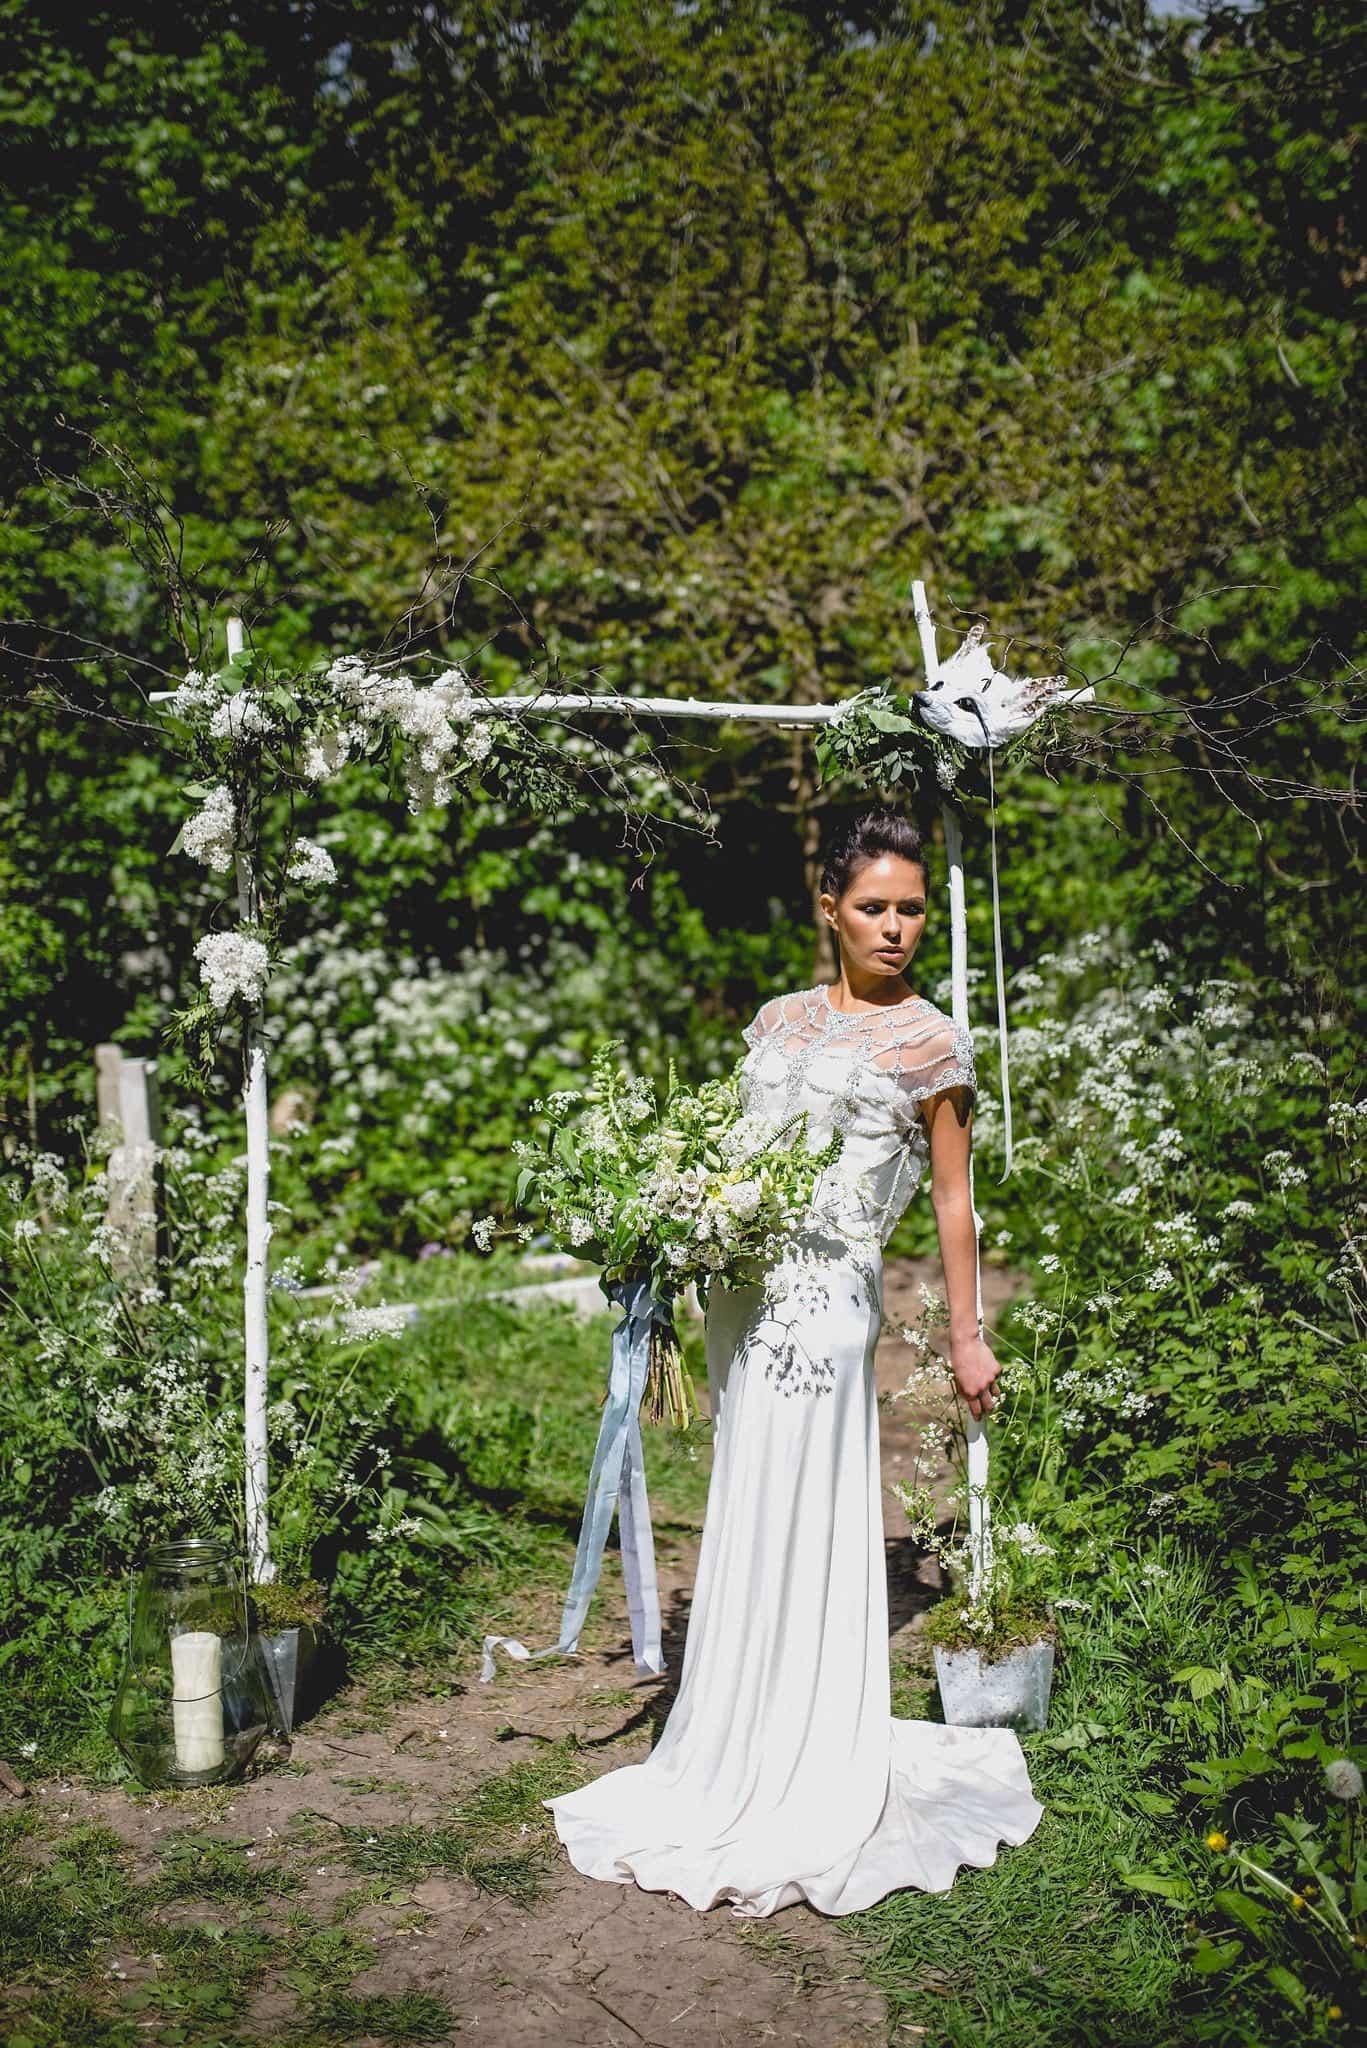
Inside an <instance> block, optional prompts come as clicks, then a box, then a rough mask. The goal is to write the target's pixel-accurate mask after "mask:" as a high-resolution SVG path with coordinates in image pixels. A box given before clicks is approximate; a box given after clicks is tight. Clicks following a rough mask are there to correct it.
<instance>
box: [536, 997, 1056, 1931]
mask: <svg viewBox="0 0 1367 2048" xmlns="http://www.w3.org/2000/svg"><path fill="white" fill-rule="evenodd" d="M742 1035H743V1036H744V1038H745V1041H746V1044H747V1046H748V1047H749V1051H748V1052H747V1054H746V1057H745V1060H744V1062H743V1064H742V1067H741V1093H742V1101H743V1103H744V1106H745V1107H746V1109H747V1110H749V1111H751V1112H752V1113H758V1114H759V1115H760V1116H761V1117H762V1118H763V1120H764V1121H765V1122H766V1123H768V1122H770V1121H772V1122H774V1123H778V1122H781V1121H784V1120H786V1119H787V1118H789V1117H791V1116H792V1115H793V1114H794V1112H795V1111H797V1110H799V1109H805V1110H807V1111H808V1112H809V1118H808V1126H807V1135H808V1141H809V1142H810V1143H811V1144H812V1145H814V1146H815V1145H820V1144H822V1143H823V1142H824V1141H825V1139H826V1138H827V1137H828V1136H829V1134H830V1131H831V1129H832V1128H833V1127H834V1128H838V1129H839V1130H840V1131H842V1132H843V1133H844V1147H843V1150H842V1152H841V1155H840V1157H839V1159H838V1160H837V1161H836V1163H835V1165H834V1166H833V1167H831V1168H828V1169H827V1173H826V1175H825V1176H823V1181H822V1185H821V1187H820V1188H819V1189H818V1192H817V1199H816V1201H815V1203H814V1205H813V1211H812V1216H811V1220H810V1223H809V1226H808V1228H806V1229H805V1230H804V1232H803V1233H802V1236H801V1238H800V1240H799V1241H798V1242H796V1243H795V1244H794V1245H793V1246H792V1247H791V1248H790V1249H789V1250H787V1251H785V1253H784V1256H783V1258H782V1260H780V1261H779V1262H778V1263H777V1264H776V1265H775V1266H774V1267H773V1268H772V1269H771V1270H770V1271H769V1273H768V1274H767V1276H766V1282H765V1285H763V1286H760V1285H756V1286H750V1287H743V1288H738V1289H734V1290H731V1289H727V1288H723V1287H719V1286H714V1287H713V1288H712V1289H711V1290H710V1292H709V1299H708V1306H707V1321H706V1333H707V1371H708V1383H709V1388H710V1393H711V1409H712V1418H713V1424H714V1434H713V1467H712V1477H711V1482H710V1487H709V1491H708V1498H707V1511H706V1516H705V1519H704V1523H703V1531H702V1541H701V1548H700V1551H699V1556H698V1570H697V1580H696V1584H695V1588H694V1593H693V1603H692V1609H691V1612H690V1616H689V1623H688V1634H687V1640H686V1643H685V1647H684V1656H683V1668H682V1672H681V1675H680V1681H679V1690H678V1695H677V1697H676V1699H675V1702H674V1705H673V1707H672V1709H671V1711H670V1714H669V1718H668V1720H667V1721H666V1722H665V1724H664V1727H663V1728H662V1729H661V1731H660V1736H659V1739H658V1741H657V1742H656V1744H655V1747H654V1749H653V1750H652V1751H651V1753H650V1755H649V1757H648V1758H647V1759H646V1760H645V1762H644V1763H640V1764H630V1765H627V1766H625V1767H623V1768H621V1769H618V1770H614V1771H609V1772H607V1773H606V1775H604V1776H603V1777H600V1778H597V1779H595V1780H593V1781H592V1782H591V1783H589V1784H587V1785H584V1786H582V1787H581V1788H580V1789H579V1790H578V1791H575V1792H569V1793H565V1794H563V1795H562V1796H560V1797H559V1798H555V1799H547V1800H545V1801H544V1802H543V1803H544V1804H545V1805H546V1806H548V1807H549V1808H550V1810H551V1812H552V1814H553V1815H554V1817H555V1827H556V1832H557V1834H558V1835H559V1838H560V1840H561V1842H562V1843H563V1844H564V1845H565V1848H566V1849H567V1850H568V1852H569V1856H570V1860H571V1862H572V1863H573V1864H574V1866H575V1868H576V1869H577V1870H580V1871H582V1872H583V1873H584V1875H585V1876H587V1877H595V1878H602V1879H605V1880H607V1881H609V1882H615V1883H630V1882H632V1881H633V1880H634V1881H635V1883H637V1884H638V1885H641V1886H642V1887H644V1888H645V1889H646V1890H649V1891H670V1892H674V1893H677V1894H678V1896H679V1897H680V1898H682V1899H684V1900H686V1901H687V1902H688V1904H689V1905H690V1906H693V1907H697V1908H699V1909H706V1908H708V1907H710V1906H714V1905H716V1904H717V1903H718V1902H719V1901H722V1900H729V1901H730V1902H731V1909H732V1911H733V1913H735V1914H737V1915H739V1916H742V1917H745V1918H762V1917H764V1916H766V1915H768V1914H770V1913H773V1912H776V1911H777V1910H778V1909H779V1908H780V1907H783V1906H788V1905H792V1904H794V1903H796V1902H797V1901H799V1900H803V1899H805V1900H807V1901H808V1902H809V1903H810V1904H811V1905H813V1906H815V1907H816V1908H817V1909H818V1910H819V1911H821V1912H822V1913H829V1914H842V1913H854V1912H858V1911H860V1910H861V1909H862V1908H864V1907H866V1906H871V1905H873V1904H874V1902H875V1901H876V1900H878V1899H881V1898H883V1897H884V1896H885V1894H887V1893H888V1892H891V1891H895V1890H897V1889H899V1888H901V1887H903V1886H915V1887H917V1888H918V1889H920V1890H922V1891H946V1890H948V1889H949V1887H950V1886H951V1884H952V1883H953V1881H954V1876H955V1873H956V1871H957V1870H958V1868H959V1866H960V1865H961V1864H965V1863H968V1864H974V1865H977V1866H979V1867H984V1866H986V1865H989V1864H992V1863H994V1862H995V1861H996V1857H997V1849H998V1845H999V1844H1000V1843H1003V1842H1007V1843H1011V1844H1016V1843H1020V1842H1023V1841H1024V1840H1025V1839H1026V1837H1027V1836H1028V1835H1029V1834H1030V1833H1031V1832H1032V1831H1033V1829H1034V1827H1035V1825H1036V1823H1037V1822H1038V1820H1039V1818H1040V1815H1041V1812H1042V1808H1041V1807H1040V1805H1039V1803H1038V1802H1037V1801H1036V1799H1035V1797H1034V1795H1033V1793H1032V1792H1031V1789H1030V1779H1029V1775H1028V1772H1027V1770H1026V1764H1025V1758H1024V1755H1023V1754H1022V1751H1021V1747H1020V1743H1019V1742H1018V1740H1017V1738H1016V1736H1015V1735H1014V1734H1013V1733H1012V1732H1011V1731H1010V1730H1009V1729H999V1728H984V1729H970V1728H947V1727H942V1726H940V1725H939V1724H937V1723H932V1722H924V1721H900V1720H894V1719H893V1717H892V1709H891V1690H890V1679H889V1664H888V1589H887V1575H886V1560H885V1553H884V1538H883V1508H882V1477H881V1471H880V1466H879V1455H878V1407H877V1399H876V1391H875V1383H874V1370H873V1354H874V1347H875V1345H876V1343H877V1341H878V1338H879V1335H880V1334H881V1330H882V1323H883V1300H882V1247H883V1245H884V1244H885V1243H886V1242H887V1239H888V1236H889V1234H890V1233H891V1231H892V1228H893V1225H894V1224H895V1223H896V1221H897V1219H898V1217H899V1216H900V1215H901V1214H902V1211H903V1210H904V1209H905V1207H906V1205H907V1203H908V1201H909V1200H910V1199H911V1196H912V1193H913V1191H914V1190H915V1188H916V1186H917V1184H918V1182H919V1180H920V1178H921V1175H922V1173H923V1171H924V1169H925V1166H926V1164H927V1162H928V1159H929V1139H928V1134H927V1130H926V1126H925V1124H924V1122H923V1121H922V1117H921V1115H920V1114H919V1111H920V1107H921V1105H922V1104H927V1103H929V1102H930V1101H931V1099H932V1098H935V1097H938V1096H941V1095H944V1096H945V1097H946V1105H945V1107H944V1108H942V1109H941V1110H940V1111H939V1113H940V1114H943V1115H948V1114H954V1113H957V1114H958V1115H959V1118H960V1121H961V1122H966V1121H967V1117H968V1113H969V1109H970V1107H971V1104H972V1102H973V1099H974V1095H975V1089H976V1081H975V1073H974V1066H973V1050H972V1044H971V1041H970V1039H969V1037H968V1033H967V1032H966V1031H963V1030H961V1029H960V1028H959V1027H958V1026H957V1025H955V1024H954V1023H953V1021H952V1020H951V1019H950V1018H948V1017H946V1016H945V1015H944V1013H943V1012H942V1011H940V1010H938V1009H936V1008H935V1006H934V1005H933V1004H931V1003H929V1002H928V1001H926V999H925V998H923V997H919V996H918V997H912V998H909V999H907V1000H906V1001H903V1002H901V1003H898V1004H896V1005H893V1006H890V1007H887V1008H884V1009H882V1010H873V1011H869V1012H863V1013H860V1014H858V1015H853V1016H847V1015H845V1014H844V1013H843V1012H842V1011H840V1010H837V1009H836V1008H835V1007H834V1005H833V1004H832V1002H831V1000H830V997H829V994H828V992H827V990H826V989H825V988H824V987H818V988H814V989H805V990H801V991H798V992H797V993H795V994H792V995H788V996H781V997H775V998H774V999H773V1000H772V1001H770V1002H768V1003H766V1004H765V1005H764V1007H763V1008H762V1009H761V1010H760V1012H759V1014H758V1016H757V1017H756V1018H755V1020H754V1022H753V1023H751V1024H749V1025H747V1026H746V1028H745V1031H744V1033H743V1034H742ZM950 1104H952V1105H953V1108H952V1109H951V1108H950V1107H949V1105H950Z"/></svg>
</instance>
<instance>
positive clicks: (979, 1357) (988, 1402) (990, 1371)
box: [949, 1337, 1001, 1421]
mask: <svg viewBox="0 0 1367 2048" xmlns="http://www.w3.org/2000/svg"><path fill="white" fill-rule="evenodd" d="M949 1366H950V1371H951V1372H952V1373H953V1374H954V1384H955V1386H956V1387H957V1388H958V1390H959V1393H960V1394H961V1395H962V1396H963V1398H964V1400H965V1401H966V1402H967V1403H968V1412H969V1414H970V1415H972V1416H974V1417H976V1419H977V1420H978V1421H981V1420H982V1419H983V1417H984V1416H985V1415H990V1414H991V1413H992V1410H993V1408H994V1407H995V1406H996V1401H995V1398H994V1394H993V1389H994V1387H995V1384H996V1379H997V1375H998V1373H999V1372H1000V1371H1001V1367H1000V1366H999V1365H998V1363H997V1361H996V1358H995V1357H994V1356H993V1352H992V1347H991V1345H990V1344H989V1343H988V1342H987V1341H986V1339H985V1338H983V1337H961V1338H960V1339H959V1340H958V1342H957V1343H956V1342H955V1341H954V1340H953V1338H951V1339H950V1345H949Z"/></svg>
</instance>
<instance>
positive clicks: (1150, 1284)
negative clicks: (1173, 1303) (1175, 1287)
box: [1144, 1259, 1172, 1294]
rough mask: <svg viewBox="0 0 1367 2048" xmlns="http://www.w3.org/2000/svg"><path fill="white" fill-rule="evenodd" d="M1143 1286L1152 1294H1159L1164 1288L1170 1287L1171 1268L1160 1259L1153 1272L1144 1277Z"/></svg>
mask: <svg viewBox="0 0 1367 2048" xmlns="http://www.w3.org/2000/svg"><path fill="white" fill-rule="evenodd" d="M1144 1285H1145V1286H1146V1287H1147V1288H1148V1289H1149V1290H1150V1292H1151V1293H1153V1294H1161V1293H1162V1291H1163V1289H1164V1288H1165V1287H1171V1286H1172V1268H1171V1266H1168V1265H1165V1264H1164V1263H1163V1261H1162V1260H1161V1259H1160V1260H1159V1262H1158V1264H1157V1265H1156V1266H1155V1267H1154V1268H1153V1270H1152V1271H1151V1272H1149V1273H1147V1274H1146V1275H1145V1276H1144Z"/></svg>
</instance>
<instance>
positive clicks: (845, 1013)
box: [821, 981, 935, 1023]
mask: <svg viewBox="0 0 1367 2048" xmlns="http://www.w3.org/2000/svg"><path fill="white" fill-rule="evenodd" d="M821 1000H822V1002H823V1003H824V1004H825V1006H826V1008H827V1009H828V1010H829V1011H830V1013H831V1015H832V1016H833V1017H849V1018H851V1019H857V1020H858V1021H859V1022H861V1023H862V1022H863V1021H864V1019H866V1018H868V1017H885V1016H886V1015H887V1014H888V1012H889V1010H914V1009H915V1007H916V1005H917V1004H918V1003H920V1004H922V1005H923V1006H927V1005H928V1006H929V1008H931V1009H932V1010H933V1009H934V1007H935V1005H934V1004H933V1003H931V1002H930V1000H929V998H928V997H927V996H904V997H903V998H902V1000H901V1002H900V1003H880V1004H879V1006H878V1008H877V1009H874V1010H837V1008H836V1007H835V1004H834V1003H833V1002H832V1001H831V984H830V983H829V982H828V981H823V982H822V984H821Z"/></svg>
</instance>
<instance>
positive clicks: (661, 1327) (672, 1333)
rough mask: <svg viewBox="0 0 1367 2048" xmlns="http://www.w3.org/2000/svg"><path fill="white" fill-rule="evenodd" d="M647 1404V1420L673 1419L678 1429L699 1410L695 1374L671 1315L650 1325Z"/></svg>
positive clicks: (683, 1427) (683, 1426)
mask: <svg viewBox="0 0 1367 2048" xmlns="http://www.w3.org/2000/svg"><path fill="white" fill-rule="evenodd" d="M644 1408H645V1415H646V1420H647V1421H648V1422H671V1423H672V1424H673V1425H674V1427H675V1428H676V1429H687V1428H688V1425H689V1423H690V1422H691V1421H692V1419H693V1418H694V1417H695V1416H696V1415H698V1414H699V1412H700V1411H699V1408H698V1396H697V1393H696V1391H695V1389H694V1386H693V1378H692V1375H691V1373H690V1372H689V1370H688V1367H687V1366H686V1365H685V1363H684V1355H683V1346H682V1345H681V1344H680V1342H679V1333H678V1331H677V1330H676V1329H675V1327H674V1324H673V1321H672V1319H671V1320H670V1321H669V1322H668V1323H653V1324H652V1325H651V1330H650V1370H649V1372H648V1373H647V1374H646V1393H645V1402H644Z"/></svg>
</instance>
